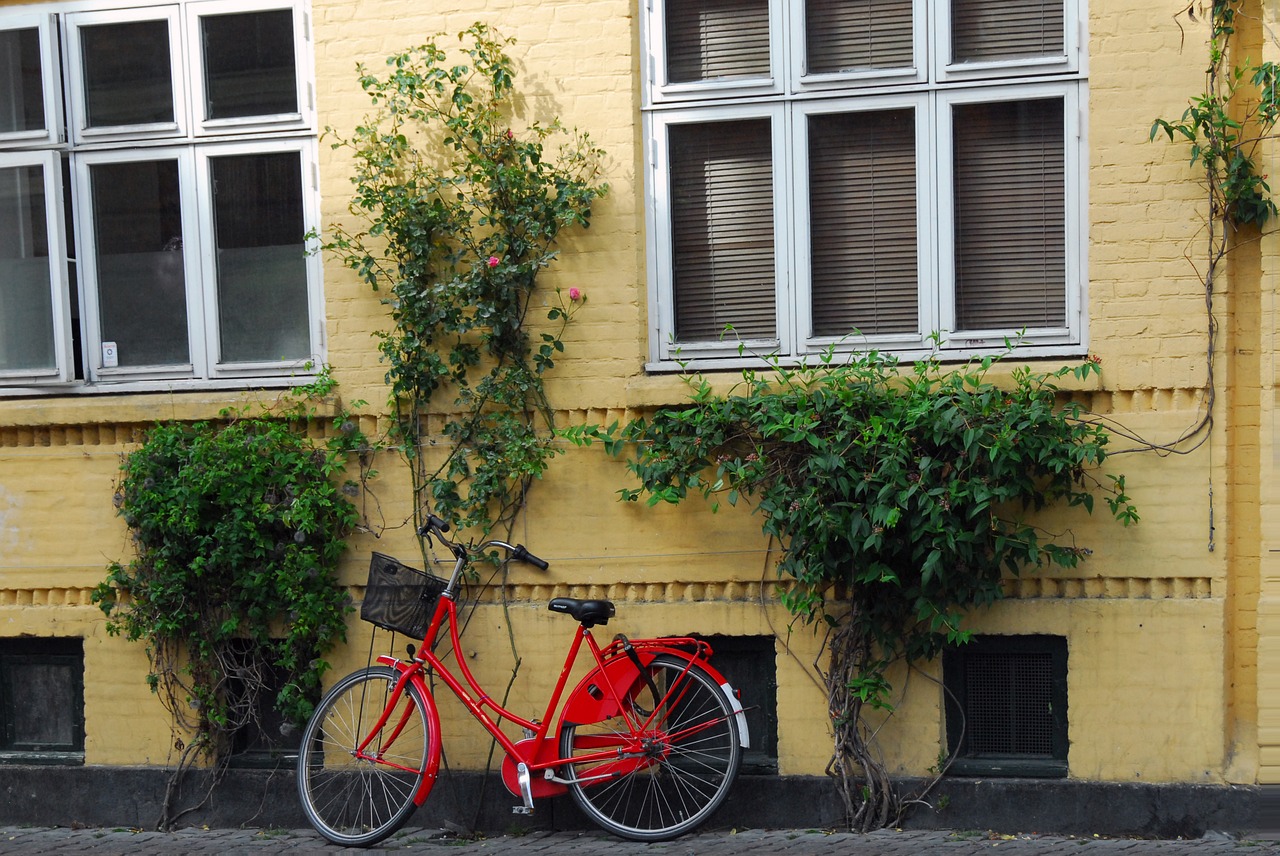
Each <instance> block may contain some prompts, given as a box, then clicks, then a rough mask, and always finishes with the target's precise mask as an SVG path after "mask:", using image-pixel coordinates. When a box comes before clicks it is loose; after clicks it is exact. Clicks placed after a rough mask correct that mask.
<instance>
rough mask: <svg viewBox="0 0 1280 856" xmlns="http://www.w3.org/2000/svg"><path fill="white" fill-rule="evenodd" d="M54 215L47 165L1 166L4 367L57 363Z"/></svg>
mask: <svg viewBox="0 0 1280 856" xmlns="http://www.w3.org/2000/svg"><path fill="white" fill-rule="evenodd" d="M48 221H49V208H48V204H47V202H46V200H45V185H44V169H43V168H42V167H41V166H40V165H38V164H32V165H28V166H14V167H6V168H0V372H12V371H31V370H36V371H40V370H46V371H53V370H55V369H56V366H57V357H56V355H55V354H54V347H53V343H54V336H53V294H52V282H51V271H50V267H49V232H48Z"/></svg>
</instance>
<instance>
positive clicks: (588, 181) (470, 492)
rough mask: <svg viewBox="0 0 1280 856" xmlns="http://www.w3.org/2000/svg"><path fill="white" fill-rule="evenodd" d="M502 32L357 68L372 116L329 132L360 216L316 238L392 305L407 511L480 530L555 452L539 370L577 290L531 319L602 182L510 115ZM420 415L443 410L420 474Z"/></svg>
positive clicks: (383, 340)
mask: <svg viewBox="0 0 1280 856" xmlns="http://www.w3.org/2000/svg"><path fill="white" fill-rule="evenodd" d="M451 41H452V42H453V44H451ZM513 43H514V41H513V40H512V39H509V38H505V37H503V36H501V35H500V34H498V33H497V32H496V31H495V30H493V29H492V28H491V27H489V26H487V25H485V24H482V23H477V24H474V25H473V26H471V27H470V28H468V29H467V30H465V31H463V32H462V33H460V34H459V35H458V37H457V39H456V40H451V39H450V38H449V37H447V36H445V35H443V34H442V35H439V36H436V37H435V38H434V39H432V40H431V41H428V42H427V43H426V44H423V45H421V46H420V47H416V48H413V49H411V50H408V51H405V52H403V53H400V54H397V55H394V56H391V57H388V59H387V61H386V68H385V70H384V73H383V74H381V75H378V74H375V73H373V72H372V71H370V70H368V69H366V68H364V67H363V66H362V67H360V69H359V73H360V85H361V86H362V87H363V88H364V90H365V92H366V93H368V95H369V98H370V100H371V102H372V104H373V107H374V112H373V113H372V114H371V115H369V116H368V117H366V119H365V121H364V122H362V123H361V124H360V125H359V127H357V128H356V129H355V131H354V132H353V133H352V134H351V135H350V136H342V135H340V134H338V133H337V132H334V131H333V130H332V129H329V131H328V132H327V133H328V134H330V135H331V136H332V137H334V138H335V142H334V147H335V148H336V149H342V150H346V151H347V152H348V153H349V154H350V155H351V156H352V158H353V161H354V165H355V172H354V175H353V177H352V182H353V184H354V185H355V195H354V197H353V199H352V201H351V203H350V206H349V207H350V211H351V213H352V215H353V216H354V218H355V221H356V222H357V223H359V224H360V225H359V226H358V227H353V228H348V227H346V226H344V225H336V226H334V227H333V228H332V237H331V238H330V239H329V240H327V241H326V242H325V243H324V248H325V249H327V250H328V251H330V252H331V253H334V254H335V255H336V256H337V257H338V258H339V259H341V261H342V262H343V264H345V265H346V266H347V267H349V268H351V269H352V270H354V271H356V272H357V273H358V274H359V275H360V276H361V277H362V278H363V279H364V281H365V282H367V283H368V284H369V285H370V286H371V287H372V288H373V289H374V290H375V291H376V292H378V293H379V294H381V295H382V301H383V303H384V304H385V305H386V306H387V308H388V310H389V312H390V315H391V321H392V322H393V324H392V327H391V329H389V330H387V331H386V332H384V333H382V334H381V337H380V344H379V347H380V350H381V354H382V358H383V360H384V361H385V363H386V365H387V373H386V380H387V382H388V384H389V386H390V389H391V400H392V407H393V408H394V411H395V412H396V413H397V414H399V416H400V420H399V431H400V439H401V441H402V442H401V448H402V449H403V450H404V452H405V453H406V454H407V455H408V456H409V458H410V460H411V461H412V462H413V463H414V465H415V466H414V474H415V494H416V496H415V499H416V500H418V501H417V502H415V507H421V504H422V501H430V502H432V503H434V505H435V509H436V513H437V514H439V515H441V516H443V517H446V518H448V519H451V520H453V521H455V522H456V523H458V524H459V525H461V526H463V527H467V526H471V527H477V528H479V529H480V530H482V531H488V530H490V529H491V528H493V527H494V526H496V525H500V524H507V525H509V524H510V522H511V520H512V517H513V515H514V514H515V513H516V511H517V510H518V508H519V507H520V505H521V503H522V502H523V498H524V493H525V490H526V489H527V488H528V486H529V484H530V481H531V480H532V479H534V478H537V477H538V476H540V475H541V474H542V472H543V471H544V469H545V467H546V465H547V462H548V460H549V459H550V457H551V456H552V455H553V454H554V453H555V446H554V445H553V444H552V442H551V439H552V430H551V429H553V428H554V420H553V412H552V409H551V407H550V405H549V403H548V401H547V398H546V392H545V389H544V386H543V377H544V375H545V373H546V372H547V371H548V370H550V369H551V368H553V366H554V365H555V360H556V359H557V358H558V357H559V355H560V354H561V353H562V352H563V351H564V343H563V340H562V334H563V331H564V329H565V325H566V324H567V323H568V321H569V320H570V318H571V317H572V315H573V314H574V313H575V311H576V310H577V309H578V308H579V307H581V305H582V303H583V301H584V300H585V297H584V294H583V291H582V289H580V288H577V287H574V288H572V289H569V290H567V292H561V291H556V292H555V293H554V294H553V295H551V296H550V298H549V300H547V301H546V303H547V304H548V308H547V310H546V312H545V321H543V322H541V323H540V324H539V325H535V326H536V328H537V329H536V330H531V329H530V324H529V323H528V321H529V313H530V311H532V307H533V305H534V294H535V289H536V286H537V280H538V275H539V274H540V273H541V272H542V271H543V270H545V269H546V268H547V266H548V265H550V264H551V263H552V262H553V260H554V259H555V257H556V255H557V251H556V250H555V246H556V243H557V240H558V238H559V237H560V235H561V233H562V232H563V230H565V229H570V228H585V227H587V226H588V225H589V224H590V218H591V208H592V204H593V202H594V201H595V200H597V199H598V198H599V197H600V196H601V195H603V194H604V193H605V191H606V189H607V188H606V185H605V184H604V183H603V182H601V181H600V180H599V173H600V162H601V157H602V152H601V151H600V150H599V149H598V148H597V147H595V146H594V145H593V144H592V143H591V141H590V140H589V139H588V138H587V137H586V136H585V135H580V134H577V133H573V132H570V131H567V130H566V129H565V128H563V127H562V126H561V125H560V123H559V122H558V121H550V122H545V123H543V122H531V123H524V124H521V123H519V122H518V121H517V114H518V113H519V112H520V107H521V104H522V101H521V100H520V98H519V97H518V95H517V92H516V89H515V79H516V67H515V63H514V62H513V61H512V59H511V57H510V56H509V54H508V53H507V49H508V48H509V46H511V45H512V44H513ZM428 411H430V412H432V413H435V414H440V413H443V414H444V415H445V416H446V419H445V423H444V429H443V433H444V440H445V444H444V446H445V450H446V451H445V455H444V457H443V462H442V463H439V464H438V465H437V466H435V467H434V468H431V467H428V466H427V464H426V461H425V459H424V457H423V456H422V455H420V454H419V452H420V450H421V447H422V445H423V444H424V443H425V442H428V440H427V438H426V437H425V435H424V431H423V428H422V423H421V418H422V415H423V414H424V413H426V412H428ZM433 442H434V441H433Z"/></svg>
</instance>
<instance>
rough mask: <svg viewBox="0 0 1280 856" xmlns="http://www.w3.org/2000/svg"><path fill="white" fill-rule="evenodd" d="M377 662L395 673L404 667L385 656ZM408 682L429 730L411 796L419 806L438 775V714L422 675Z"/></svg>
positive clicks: (396, 660) (393, 658)
mask: <svg viewBox="0 0 1280 856" xmlns="http://www.w3.org/2000/svg"><path fill="white" fill-rule="evenodd" d="M378 662H379V663H381V664H382V665H384V666H390V667H391V668H393V669H396V670H397V671H400V670H401V669H402V668H403V665H404V664H402V663H401V662H400V661H399V660H398V659H396V658H395V657H392V656H390V655H387V654H382V655H380V656H379V657H378ZM409 680H410V681H411V682H412V683H413V684H414V685H415V686H416V687H417V688H418V690H419V691H420V692H421V693H422V699H423V702H424V704H425V713H426V714H427V727H428V728H429V729H430V730H431V740H430V742H429V743H428V746H427V766H426V768H425V769H424V770H423V771H422V778H420V779H419V780H418V789H417V790H416V791H415V792H414V794H413V804H414V805H419V806H420V805H422V804H423V803H424V802H426V801H427V795H428V794H430V793H431V788H432V787H434V786H435V783H436V777H437V776H438V775H439V774H440V745H441V740H440V712H439V711H438V710H436V701H435V699H434V698H433V697H432V695H431V691H430V690H428V689H427V684H426V681H424V680H422V673H421V672H419V673H418V674H416V675H414V676H413V677H412V678H410V679H409Z"/></svg>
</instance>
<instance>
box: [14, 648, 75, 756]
mask: <svg viewBox="0 0 1280 856" xmlns="http://www.w3.org/2000/svg"><path fill="white" fill-rule="evenodd" d="M0 763H8V764H83V763H84V640H82V639H28V638H21V639H0Z"/></svg>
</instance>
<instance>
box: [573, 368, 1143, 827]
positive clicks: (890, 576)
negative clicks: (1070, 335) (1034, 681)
mask: <svg viewBox="0 0 1280 856" xmlns="http://www.w3.org/2000/svg"><path fill="white" fill-rule="evenodd" d="M842 359H843V358H842ZM770 362H771V363H772V364H771V366H770V369H771V370H770V371H766V372H755V371H747V372H745V373H744V375H743V378H742V381H741V382H740V383H739V384H737V386H736V387H735V388H734V389H733V390H731V391H730V392H729V393H728V394H725V395H718V394H716V393H714V392H713V391H712V388H711V386H710V384H709V383H708V381H707V380H706V379H705V378H702V377H700V376H696V375H695V376H692V377H690V378H689V379H688V383H689V387H690V391H691V403H690V404H689V405H687V406H682V407H673V408H664V409H660V410H658V411H656V412H655V413H653V414H652V415H651V416H649V417H648V418H640V419H636V420H634V421H632V422H630V423H629V424H627V425H624V426H619V425H617V424H614V425H612V426H610V427H608V428H600V427H583V428H573V429H569V430H567V431H566V432H565V434H566V436H567V437H568V438H569V439H570V440H572V441H575V442H578V443H580V444H589V443H591V442H593V441H595V440H601V441H603V442H604V444H605V448H606V450H607V451H608V452H610V453H611V454H614V455H627V456H628V458H627V466H628V469H629V470H630V471H631V473H633V474H634V476H635V477H636V478H637V479H638V481H639V484H640V487H639V488H637V489H625V490H623V491H622V497H623V499H625V500H637V499H638V498H640V497H641V496H642V495H647V496H648V501H649V503H650V504H656V503H659V502H670V503H678V502H682V501H684V500H685V499H686V498H687V497H688V496H689V495H691V494H692V495H702V496H704V497H707V498H709V499H712V500H713V501H714V502H715V503H716V506H717V507H718V504H719V502H720V501H721V500H723V501H725V502H728V503H729V504H730V505H736V504H737V503H739V502H750V503H751V504H752V506H753V508H754V511H755V512H756V513H757V515H758V516H759V517H760V519H761V521H762V528H763V530H764V532H765V534H766V535H768V536H770V538H771V539H777V541H778V543H780V544H781V548H782V549H781V558H780V560H779V563H778V567H777V572H778V575H779V577H780V578H783V579H785V580H787V582H788V585H785V586H783V587H782V591H783V593H782V601H783V604H784V605H785V606H786V607H787V609H788V610H789V611H790V612H791V613H792V614H793V615H794V616H795V617H796V618H797V619H798V620H803V621H805V622H813V623H816V624H817V625H818V627H819V628H821V629H822V630H823V631H824V632H825V634H826V635H825V645H824V651H825V656H826V658H827V664H826V666H825V668H822V669H821V671H822V672H823V677H824V679H825V684H826V691H827V694H828V702H829V705H830V706H829V710H830V714H831V718H832V727H833V733H834V738H835V747H834V753H833V759H832V761H831V766H830V768H829V772H830V773H831V774H832V775H833V776H834V777H835V779H836V781H837V782H838V785H839V790H840V794H841V797H842V798H843V800H844V805H845V809H846V812H847V820H848V823H849V826H850V828H852V829H855V830H863V831H866V830H871V829H877V828H880V827H883V826H886V825H888V824H891V823H894V822H895V821H897V820H898V819H899V818H900V817H901V815H902V812H903V810H904V808H905V807H906V805H907V804H908V803H909V802H910V801H911V800H909V799H904V798H903V797H902V796H900V795H899V794H898V793H897V792H896V790H895V788H894V786H893V784H892V783H891V781H890V779H889V776H888V773H887V770H886V768H885V765H884V763H883V761H882V760H881V758H880V756H879V754H878V751H877V749H876V747H875V728H874V726H873V725H872V724H871V723H870V720H869V718H868V714H871V713H872V712H873V711H886V710H888V709H890V708H891V702H890V695H891V691H892V688H891V686H890V685H889V681H888V679H887V677H886V675H887V673H888V671H889V669H890V667H891V666H892V665H893V664H894V663H895V662H898V661H905V662H907V663H915V662H918V661H922V660H928V659H931V658H933V657H935V656H937V655H938V654H939V653H940V652H941V650H942V648H943V646H945V645H948V644H955V643H959V642H963V641H965V640H967V639H968V638H969V632H968V631H966V630H964V629H962V626H961V623H962V618H963V615H964V613H965V612H966V611H967V610H970V609H972V608H974V607H979V606H983V605H986V604H990V603H993V602H994V601H996V600H998V599H1000V598H1001V597H1002V596H1003V594H1004V578H1005V575H1007V574H1019V573H1023V572H1025V571H1027V570H1029V569H1036V568H1044V567H1046V566H1050V565H1058V566H1062V567H1074V566H1075V565H1076V563H1078V562H1079V561H1080V560H1081V559H1082V558H1084V557H1085V556H1086V555H1087V553H1088V551H1087V550H1086V549H1084V548H1083V547H1081V546H1079V545H1077V544H1076V543H1075V542H1074V538H1073V537H1072V535H1071V533H1070V532H1062V533H1051V532H1047V531H1044V530H1043V529H1041V528H1040V527H1039V526H1037V525H1036V523H1035V518H1034V512H1036V511H1039V510H1040V509H1043V508H1045V507H1046V506H1049V505H1052V504H1055V503H1059V504H1061V503H1065V504H1066V505H1068V506H1079V507H1081V508H1083V509H1085V510H1086V511H1089V512H1092V510H1093V506H1094V494H1095V493H1100V494H1101V495H1102V496H1103V497H1104V498H1105V500H1106V503H1107V505H1108V508H1109V509H1110V512H1111V514H1112V515H1113V516H1114V517H1115V519H1117V520H1119V521H1120V522H1121V523H1123V524H1126V525H1128V524H1131V523H1134V522H1136V521H1137V519H1138V515H1137V512H1136V511H1135V509H1134V507H1133V506H1132V505H1131V504H1130V502H1129V498H1128V496H1127V495H1126V494H1125V485H1124V478H1123V477H1122V476H1118V475H1110V474H1101V473H1100V470H1099V468H1100V467H1101V465H1102V463H1103V461H1104V460H1105V458H1106V453H1105V449H1104V447H1105V446H1106V444H1107V433H1106V431H1105V430H1104V429H1103V428H1102V427H1101V426H1099V425H1097V424H1095V423H1090V422H1088V421H1085V420H1082V419H1081V409H1080V407H1079V405H1077V404H1074V403H1070V402H1067V403H1065V404H1064V401H1063V400H1062V399H1061V398H1060V396H1059V393H1058V387H1057V385H1056V383H1055V382H1056V381H1058V380H1061V379H1062V378H1064V377H1066V376H1068V375H1073V376H1074V377H1075V378H1077V379H1078V380H1084V379H1085V378H1086V377H1088V376H1090V375H1091V374H1095V373H1097V372H1098V371H1099V366H1098V364H1097V362H1095V361H1086V362H1084V363H1083V364H1082V365H1080V366H1077V367H1074V368H1063V369H1060V370H1058V371H1056V372H1053V373H1037V372H1033V371H1031V370H1030V369H1028V368H1026V367H1019V368H1015V369H1013V370H1012V372H1011V380H1009V381H1008V382H1004V381H1002V382H1001V383H999V384H997V383H995V382H993V381H992V380H989V379H988V377H987V375H988V373H989V370H990V369H991V367H992V366H993V365H994V364H995V362H996V361H995V360H993V359H984V360H982V361H980V362H975V363H971V364H968V365H965V366H962V367H958V368H944V367H942V366H940V365H939V364H938V363H936V362H932V361H924V362H918V363H916V364H914V365H913V366H911V367H900V366H899V365H898V363H897V362H896V360H895V359H894V358H893V357H891V356H887V355H884V354H881V353H878V352H874V351H873V352H869V353H863V354H860V355H857V356H855V357H853V358H852V359H851V360H850V361H849V362H847V363H837V362H836V361H835V359H834V354H833V353H832V352H828V353H827V354H826V355H825V356H824V358H823V360H822V362H821V364H820V365H817V366H802V367H800V368H797V369H793V368H787V367H784V366H782V365H781V364H779V363H778V362H777V361H776V360H772V361H770Z"/></svg>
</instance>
